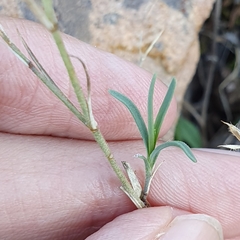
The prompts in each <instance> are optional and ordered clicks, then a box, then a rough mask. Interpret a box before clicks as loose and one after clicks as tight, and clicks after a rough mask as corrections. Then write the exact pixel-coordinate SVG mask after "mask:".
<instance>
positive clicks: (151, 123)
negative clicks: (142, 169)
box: [148, 74, 156, 156]
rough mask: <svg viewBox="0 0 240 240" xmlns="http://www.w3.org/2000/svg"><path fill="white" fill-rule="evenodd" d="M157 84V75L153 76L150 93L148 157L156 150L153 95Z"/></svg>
mask: <svg viewBox="0 0 240 240" xmlns="http://www.w3.org/2000/svg"><path fill="white" fill-rule="evenodd" d="M155 82H156V74H154V75H153V77H152V81H151V85H150V88H149V91H148V149H149V152H148V156H149V155H150V154H151V152H152V151H153V149H154V148H155V133H154V131H155V130H154V120H153V94H154V85H155Z"/></svg>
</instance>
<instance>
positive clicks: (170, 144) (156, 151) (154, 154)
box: [150, 141, 197, 168]
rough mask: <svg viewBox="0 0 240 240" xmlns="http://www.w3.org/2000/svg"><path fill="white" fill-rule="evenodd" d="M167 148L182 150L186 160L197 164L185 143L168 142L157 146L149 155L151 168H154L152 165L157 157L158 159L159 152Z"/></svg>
mask: <svg viewBox="0 0 240 240" xmlns="http://www.w3.org/2000/svg"><path fill="white" fill-rule="evenodd" d="M167 147H179V148H181V149H182V150H183V152H184V153H185V154H186V155H187V156H188V158H189V159H190V160H192V161H193V162H197V159H196V158H195V157H194V155H193V153H192V151H191V149H190V147H189V146H188V145H187V144H186V143H184V142H181V141H170V142H165V143H162V144H161V145H159V146H157V147H156V148H155V149H154V151H153V152H152V153H151V155H150V161H151V166H152V168H153V167H154V165H155V163H156V160H157V157H158V155H159V153H160V151H161V150H163V149H164V148H167Z"/></svg>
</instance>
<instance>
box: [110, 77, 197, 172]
mask: <svg viewBox="0 0 240 240" xmlns="http://www.w3.org/2000/svg"><path fill="white" fill-rule="evenodd" d="M155 82H156V75H155V74H154V75H153V78H152V81H151V85H150V88H149V92H148V129H147V127H146V124H145V122H144V120H143V117H142V116H141V114H140V111H139V110H138V108H137V107H136V105H135V104H134V103H133V102H132V101H131V100H130V99H129V98H128V97H126V96H124V95H123V94H121V93H119V92H116V91H114V90H110V91H109V92H110V94H111V95H112V96H113V97H115V98H116V99H117V100H119V101H120V102H122V103H123V104H124V105H125V106H126V107H127V108H128V110H129V111H130V113H131V115H132V117H133V118H134V120H135V122H136V124H137V127H138V130H139V132H140V134H141V137H142V139H143V142H144V145H145V147H146V151H147V158H145V157H144V156H139V157H140V158H141V159H143V160H144V162H145V165H147V166H146V168H147V169H149V168H150V169H151V171H152V170H153V168H154V166H155V163H156V160H157V157H158V155H159V153H160V151H161V150H163V149H164V148H166V147H170V146H175V147H179V148H181V149H182V150H183V151H184V153H185V154H186V155H187V156H188V157H189V158H190V159H191V160H192V161H193V162H196V161H197V160H196V158H195V157H194V155H193V154H192V152H191V149H190V148H189V147H188V146H187V145H186V144H185V143H183V142H181V141H170V142H165V143H163V144H161V145H159V146H158V147H156V143H157V139H158V136H159V132H160V129H161V126H162V123H163V120H164V117H165V115H166V113H167V110H168V108H169V105H170V103H171V100H172V97H173V93H174V89H175V86H176V80H175V79H174V78H173V79H172V81H171V83H170V85H169V88H168V91H167V94H166V96H165V98H164V100H163V103H162V105H161V107H160V108H159V110H158V114H157V116H156V119H155V121H154V118H153V94H154V86H155Z"/></svg>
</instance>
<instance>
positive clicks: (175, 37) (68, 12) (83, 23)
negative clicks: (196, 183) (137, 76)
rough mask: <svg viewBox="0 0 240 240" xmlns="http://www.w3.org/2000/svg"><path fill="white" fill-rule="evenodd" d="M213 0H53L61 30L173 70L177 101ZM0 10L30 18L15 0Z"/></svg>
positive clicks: (166, 74)
mask: <svg viewBox="0 0 240 240" xmlns="http://www.w3.org/2000/svg"><path fill="white" fill-rule="evenodd" d="M214 2H215V0H194V1H193V0H178V1H175V0H115V1H113V0H111V1H110V0H94V1H93V0H92V1H91V0H81V1H79V0H72V1H65V0H54V6H55V9H56V12H57V17H58V19H59V26H60V29H61V30H62V31H64V32H65V33H68V34H70V35H72V36H75V37H77V38H78V39H80V40H83V41H85V42H88V43H90V44H91V45H94V46H96V47H98V48H101V49H103V50H105V51H108V52H111V53H114V54H116V55H118V56H120V57H122V58H124V59H126V60H129V61H131V62H134V63H136V64H139V65H141V66H142V67H143V68H144V69H146V70H148V71H150V72H152V73H157V74H158V77H159V78H160V79H162V81H164V82H165V83H166V84H168V83H169V82H170V80H171V78H172V77H173V76H175V77H176V79H177V89H176V98H177V100H178V102H179V105H180V106H181V101H182V100H183V96H184V93H185V90H186V87H187V86H188V84H189V82H190V80H191V79H192V76H193V74H194V72H195V69H196V65H197V62H198V59H199V42H198V33H199V30H200V28H201V26H202V24H203V22H204V21H205V19H206V18H207V17H208V16H209V15H210V12H211V10H212V7H213V3H214ZM0 13H1V14H5V15H8V16H14V17H24V18H27V19H30V20H34V16H33V15H32V14H31V12H30V11H29V10H28V9H27V7H26V5H25V4H24V3H22V2H21V1H18V0H15V1H14V0H9V1H4V0H0ZM154 41H155V42H156V43H155V44H154V46H153V47H152V49H151V51H150V52H149V53H148V54H147V56H146V57H144V53H145V52H146V51H147V49H148V48H149V46H150V45H151V44H152V43H153V42H154ZM144 58H145V59H144ZM149 81H150V79H149Z"/></svg>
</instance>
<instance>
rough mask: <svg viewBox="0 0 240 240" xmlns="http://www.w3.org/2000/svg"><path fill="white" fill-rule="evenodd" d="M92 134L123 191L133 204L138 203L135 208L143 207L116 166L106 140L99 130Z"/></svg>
mask: <svg viewBox="0 0 240 240" xmlns="http://www.w3.org/2000/svg"><path fill="white" fill-rule="evenodd" d="M92 133H93V136H94V138H95V140H96V142H97V143H98V144H99V146H100V148H101V149H102V151H103V152H104V154H105V156H106V158H107V159H108V161H109V163H110V165H111V166H112V168H113V170H114V172H115V173H116V175H117V176H118V178H119V180H120V181H121V183H122V187H123V189H124V190H125V191H126V192H127V193H128V194H129V195H130V196H132V197H133V198H134V199H135V201H134V203H135V204H136V202H137V203H138V206H137V207H138V208H143V207H145V204H144V203H143V202H142V201H141V200H140V198H139V197H138V196H137V195H136V193H135V191H134V190H133V188H132V186H131V184H130V183H129V181H128V179H127V178H126V176H125V175H124V174H123V172H122V170H121V169H120V168H119V166H118V165H117V162H116V160H115V159H114V156H113V154H112V153H111V151H110V148H109V146H108V144H107V142H106V140H105V139H104V137H103V135H102V133H101V132H100V130H99V129H97V130H94V131H92ZM132 200H133V199H132Z"/></svg>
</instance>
